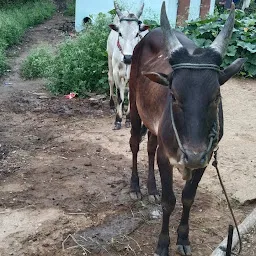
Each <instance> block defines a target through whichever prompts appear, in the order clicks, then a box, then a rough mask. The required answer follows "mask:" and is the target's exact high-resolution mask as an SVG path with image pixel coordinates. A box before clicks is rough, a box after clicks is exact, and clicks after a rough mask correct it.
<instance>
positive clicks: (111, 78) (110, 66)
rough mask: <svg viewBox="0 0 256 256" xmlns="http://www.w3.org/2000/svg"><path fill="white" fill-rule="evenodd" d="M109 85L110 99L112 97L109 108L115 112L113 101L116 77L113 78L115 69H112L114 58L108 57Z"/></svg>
mask: <svg viewBox="0 0 256 256" xmlns="http://www.w3.org/2000/svg"><path fill="white" fill-rule="evenodd" d="M108 69H109V70H108V83H109V97H110V101H109V106H110V109H111V110H112V111H113V110H114V109H115V102H114V99H113V95H114V85H115V82H114V77H113V67H112V58H110V57H108Z"/></svg>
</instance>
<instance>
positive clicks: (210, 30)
mask: <svg viewBox="0 0 256 256" xmlns="http://www.w3.org/2000/svg"><path fill="white" fill-rule="evenodd" d="M113 14H114V13H112V15H113ZM227 16H228V14H219V13H217V14H215V15H214V16H211V17H208V18H206V19H204V20H196V21H193V22H190V23H188V24H187V26H186V27H184V28H180V30H181V31H183V32H184V33H185V34H187V35H188V36H189V37H190V38H191V39H192V40H194V42H195V43H196V44H197V45H198V46H199V47H206V46H209V45H210V43H211V42H212V41H213V40H214V38H215V37H216V35H217V34H218V33H219V31H220V30H221V28H222V27H223V24H224V23H225V20H226V18H227ZM110 22H111V18H109V17H108V16H107V15H105V14H100V15H99V16H98V17H97V18H96V19H95V22H94V23H93V24H88V25H87V26H86V29H85V31H84V32H83V33H81V34H80V35H78V36H77V37H76V38H75V39H70V40H68V41H66V42H64V43H63V44H61V45H60V46H59V47H58V50H57V52H56V56H55V57H54V60H52V59H50V61H49V62H48V64H47V65H49V68H48V69H47V72H46V73H40V72H38V71H37V69H36V65H37V64H40V63H47V60H46V59H47V56H49V58H52V57H51V54H49V53H44V54H42V52H41V53H40V54H35V55H33V57H31V59H30V61H28V62H27V63H26V65H25V66H26V68H25V69H26V70H29V71H31V72H32V73H33V70H35V73H36V76H38V74H40V76H41V74H43V75H44V76H47V77H48V78H49V81H50V82H49V89H50V90H51V91H52V92H53V93H55V94H66V93H69V92H71V91H74V92H76V93H78V94H79V95H80V96H84V95H86V93H87V92H91V91H93V92H100V93H105V92H108V79H107V72H108V66H107V52H106V41H107V37H108V34H109V28H108V24H109V23H110ZM143 22H144V23H146V24H149V25H151V28H152V27H153V28H154V27H157V26H159V24H158V22H157V21H156V20H154V19H152V20H151V19H147V20H144V21H143ZM255 25H256V14H255V13H252V14H249V15H246V14H244V13H243V12H242V11H240V10H237V11H236V23H235V28H234V32H233V35H232V38H231V42H230V44H229V47H228V49H227V54H226V57H225V59H224V62H223V66H226V65H229V64H230V63H231V62H233V61H234V60H235V59H236V58H240V57H246V58H248V61H247V62H246V64H245V66H244V68H243V70H242V71H241V75H243V76H247V77H248V76H249V77H256V31H255ZM35 56H36V57H35ZM40 58H43V60H40ZM49 63H50V64H49ZM40 65H41V64H40ZM30 66H31V68H30ZM32 73H31V74H29V75H28V76H27V77H29V76H30V77H35V76H34V75H33V74H32Z"/></svg>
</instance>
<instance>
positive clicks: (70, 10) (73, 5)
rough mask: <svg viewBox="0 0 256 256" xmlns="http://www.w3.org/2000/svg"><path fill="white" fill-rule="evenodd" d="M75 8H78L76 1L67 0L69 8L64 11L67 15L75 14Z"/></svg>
mask: <svg viewBox="0 0 256 256" xmlns="http://www.w3.org/2000/svg"><path fill="white" fill-rule="evenodd" d="M75 9H76V1H75V0H68V1H67V8H66V10H65V11H64V15H66V16H75Z"/></svg>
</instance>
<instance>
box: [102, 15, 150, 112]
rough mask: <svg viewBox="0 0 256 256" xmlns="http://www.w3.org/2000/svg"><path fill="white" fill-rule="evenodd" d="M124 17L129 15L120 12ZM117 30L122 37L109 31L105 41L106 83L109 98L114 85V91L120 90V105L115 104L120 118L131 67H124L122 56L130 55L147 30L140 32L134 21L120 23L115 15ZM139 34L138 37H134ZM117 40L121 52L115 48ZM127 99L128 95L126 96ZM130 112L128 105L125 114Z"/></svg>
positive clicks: (115, 32)
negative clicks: (106, 60)
mask: <svg viewBox="0 0 256 256" xmlns="http://www.w3.org/2000/svg"><path fill="white" fill-rule="evenodd" d="M122 14H123V15H124V17H127V16H128V15H129V13H128V12H126V11H124V12H122ZM113 24H115V25H116V26H117V27H118V28H119V32H120V33H121V35H122V36H119V32H117V31H114V30H111V32H110V34H109V37H108V40H107V52H108V67H109V71H108V81H109V86H110V98H111V97H112V96H113V89H114V85H115V86H116V89H117V88H119V90H120V97H121V100H122V103H121V104H119V103H118V102H117V106H116V108H117V114H118V115H119V116H120V117H122V104H123V101H124V93H125V88H126V86H127V85H128V82H129V78H130V71H131V65H126V64H124V62H123V59H124V55H132V54H133V50H134V48H135V46H136V45H137V43H138V42H139V41H140V40H141V38H142V37H144V36H145V35H146V34H147V32H148V30H146V31H143V32H140V31H139V25H138V23H137V22H136V21H122V22H121V23H120V21H119V17H118V16H117V15H116V16H115V18H114V21H113ZM137 33H139V36H136V35H137ZM118 40H119V43H120V46H121V48H122V52H121V50H120V49H119V48H118V46H117V42H118ZM128 98H129V95H128ZM129 112H130V104H129V105H128V109H127V114H128V113H129Z"/></svg>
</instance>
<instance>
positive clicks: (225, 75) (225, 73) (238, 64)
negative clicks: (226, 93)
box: [219, 58, 247, 85]
mask: <svg viewBox="0 0 256 256" xmlns="http://www.w3.org/2000/svg"><path fill="white" fill-rule="evenodd" d="M246 60H247V58H239V59H236V60H235V61H234V62H232V63H231V64H230V65H229V66H227V67H226V68H225V69H224V70H222V72H221V73H220V75H219V83H220V85H222V84H224V83H225V82H227V81H228V79H230V78H231V77H232V76H233V75H235V74H236V73H238V72H239V71H240V69H241V68H242V66H243V65H244V63H245V62H246Z"/></svg>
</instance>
